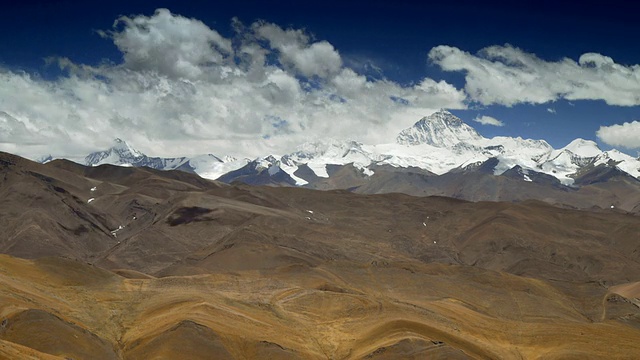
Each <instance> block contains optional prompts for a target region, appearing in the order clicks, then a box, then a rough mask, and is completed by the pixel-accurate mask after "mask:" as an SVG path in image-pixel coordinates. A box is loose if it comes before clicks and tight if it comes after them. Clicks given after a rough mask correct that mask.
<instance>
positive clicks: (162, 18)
mask: <svg viewBox="0 0 640 360" xmlns="http://www.w3.org/2000/svg"><path fill="white" fill-rule="evenodd" d="M233 25H234V28H235V29H236V31H238V33H237V34H236V35H235V37H234V41H231V39H228V38H225V37H223V36H221V35H220V34H219V33H218V32H217V31H215V30H214V29H211V28H209V27H208V26H207V25H205V24H204V23H202V22H200V21H198V20H195V19H188V18H185V17H182V16H179V15H175V14H172V13H170V12H169V11H168V10H162V9H160V10H157V11H156V12H155V14H154V15H152V16H142V15H140V16H132V17H122V18H120V19H118V20H117V21H116V23H115V26H114V29H113V30H112V31H109V32H103V35H104V36H106V37H108V38H110V39H112V40H113V41H114V43H115V44H116V45H117V47H118V48H119V49H120V51H121V52H122V54H123V60H122V62H121V63H116V64H109V63H106V64H102V65H100V66H89V65H85V64H77V63H74V62H73V61H71V60H69V59H57V63H58V64H59V65H60V66H61V67H64V68H65V69H66V71H67V72H68V75H64V76H60V77H59V78H58V79H56V80H53V81H51V80H46V79H43V78H40V77H38V76H35V75H31V74H28V73H24V72H16V71H11V70H8V69H4V68H2V67H0V83H2V84H3V85H2V86H1V87H0V114H2V115H1V116H0V130H2V131H3V134H2V135H0V136H1V138H0V150H2V151H10V152H14V153H18V154H20V155H24V156H30V157H32V158H35V157H39V156H41V155H43V154H47V153H52V154H53V155H54V156H62V155H64V156H73V155H84V154H86V153H87V152H89V151H93V150H96V149H101V148H104V147H106V146H110V144H111V140H112V139H113V138H115V137H120V138H123V139H126V140H127V141H128V142H130V143H131V144H132V145H133V146H135V147H137V148H139V149H140V150H141V151H143V152H145V153H147V154H149V155H157V156H171V155H173V156H175V155H192V154H200V153H215V154H218V155H227V154H229V155H239V156H258V155H264V154H265V153H276V154H278V153H280V154H282V153H284V152H288V151H291V150H293V149H294V148H295V147H296V146H297V145H299V144H301V143H303V142H304V141H307V140H310V139H317V138H318V137H335V138H353V139H355V140H360V141H367V142H380V141H393V138H394V134H395V133H397V132H398V131H399V130H400V129H402V128H404V127H406V126H409V125H411V124H412V123H413V122H414V121H416V120H417V119H420V118H421V117H422V116H424V115H426V114H429V113H430V112H432V111H434V110H436V109H439V108H450V109H462V108H465V104H464V101H465V99H466V95H465V93H464V91H462V90H458V89H456V88H455V87H453V86H452V85H450V84H448V83H446V82H444V81H439V82H437V81H434V80H432V79H423V80H422V81H420V82H419V83H418V84H417V85H414V86H401V85H399V84H397V83H394V82H392V81H388V80H384V79H383V80H371V79H367V78H366V77H365V76H363V75H361V74H358V73H356V72H355V71H353V70H352V69H350V68H348V67H345V66H344V65H343V62H342V60H341V57H340V54H339V53H338V51H337V50H335V48H334V47H333V46H332V45H331V44H329V43H328V42H326V41H312V40H311V37H310V36H309V35H307V34H306V33H305V32H304V31H302V30H294V29H287V30H285V29H282V28H280V27H278V26H277V25H274V24H268V23H264V22H256V23H255V24H252V25H251V26H247V27H245V26H244V25H242V24H241V23H239V22H238V21H237V20H236V21H235V22H234V24H233ZM272 59H279V63H273V62H270V61H272ZM309 78H312V79H309ZM318 80H319V81H318ZM392 97H395V98H396V99H398V98H399V99H404V101H394V100H392Z"/></svg>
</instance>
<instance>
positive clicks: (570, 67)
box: [429, 45, 640, 106]
mask: <svg viewBox="0 0 640 360" xmlns="http://www.w3.org/2000/svg"><path fill="white" fill-rule="evenodd" d="M429 59H430V60H431V61H432V62H434V63H435V64H437V65H439V66H440V67H441V68H442V69H443V70H445V71H462V72H465V80H466V84H465V90H466V92H467V93H468V94H469V97H470V98H471V99H472V100H474V101H477V102H480V103H482V104H485V105H490V104H501V105H507V106H512V105H515V104H518V103H532V104H541V103H546V102H549V101H554V100H558V99H567V100H604V101H605V102H606V103H607V104H610V105H620V106H635V105H640V65H632V66H625V65H621V64H617V63H615V62H614V61H613V59H611V58H610V57H607V56H603V55H600V54H596V53H586V54H583V55H582V56H581V57H580V58H579V59H578V62H576V61H574V60H572V59H568V58H564V59H561V60H559V61H545V60H543V59H540V58H539V57H537V56H536V55H535V54H531V53H527V52H525V51H522V50H520V49H518V48H515V47H513V46H510V45H505V46H490V47H487V48H484V49H482V50H480V51H479V52H478V53H477V54H475V55H474V54H471V53H468V52H465V51H462V50H460V49H458V48H455V47H451V46H444V45H443V46H437V47H434V48H433V49H431V51H430V52H429Z"/></svg>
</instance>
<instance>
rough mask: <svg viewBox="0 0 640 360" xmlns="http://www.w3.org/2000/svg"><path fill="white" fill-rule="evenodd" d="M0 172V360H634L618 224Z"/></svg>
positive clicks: (368, 199) (423, 201) (461, 205)
mask: <svg viewBox="0 0 640 360" xmlns="http://www.w3.org/2000/svg"><path fill="white" fill-rule="evenodd" d="M0 155H2V156H0V227H1V229H2V231H0V252H2V253H4V254H6V255H0V358H2V359H29V358H31V359H65V358H72V359H177V358H181V359H199V358H200V359H209V358H220V359H227V358H228V359H253V358H265V359H425V358H429V359H468V358H472V359H476V358H478V359H521V358H524V359H585V358H602V359H635V358H639V357H640V341H639V340H640V308H639V307H638V306H639V305H640V300H639V299H640V285H639V284H640V262H639V258H638V254H639V251H640V217H638V216H637V215H633V214H628V213H625V212H623V211H617V210H611V211H602V210H600V211H598V212H594V211H577V210H570V209H563V208H558V207H553V206H550V205H547V204H544V203H540V202H535V201H525V202H520V203H498V202H478V203H470V202H463V201H459V200H453V199H448V198H438V197H431V198H418V197H411V196H407V195H399V194H386V195H357V194H352V193H349V192H346V191H329V192H320V191H312V190H306V189H296V188H269V187H250V186H226V185H221V184H218V183H215V182H210V181H205V180H202V179H200V178H197V177H195V176H191V175H188V174H182V173H176V172H169V173H163V172H157V171H152V170H149V169H125V168H114V167H109V166H106V167H104V166H103V167H98V168H83V167H80V166H77V165H75V164H72V163H68V162H64V161H62V162H60V161H58V162H54V163H51V164H47V165H44V166H43V165H39V164H34V163H31V162H28V161H26V160H24V159H20V158H17V157H14V156H10V155H6V154H0ZM93 187H95V188H96V189H95V190H93V191H91V190H90V189H91V188H93ZM90 198H93V199H94V200H92V201H91V202H88V199H90ZM120 226H122V228H120V229H119V227H120ZM116 230H117V231H116ZM113 231H115V235H114V233H113Z"/></svg>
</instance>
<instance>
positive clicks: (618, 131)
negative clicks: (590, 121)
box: [596, 121, 640, 149]
mask: <svg viewBox="0 0 640 360" xmlns="http://www.w3.org/2000/svg"><path fill="white" fill-rule="evenodd" d="M596 135H597V136H598V138H599V139H600V140H602V141H603V142H604V143H606V144H609V145H611V146H620V147H625V148H627V149H640V121H632V122H626V123H624V124H622V125H619V124H616V125H611V126H601V127H600V129H599V130H598V131H597V132H596Z"/></svg>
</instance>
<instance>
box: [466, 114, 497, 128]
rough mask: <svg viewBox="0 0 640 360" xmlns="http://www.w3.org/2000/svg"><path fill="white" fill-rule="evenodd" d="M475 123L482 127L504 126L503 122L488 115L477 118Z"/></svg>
mask: <svg viewBox="0 0 640 360" xmlns="http://www.w3.org/2000/svg"><path fill="white" fill-rule="evenodd" d="M473 121H475V122H477V123H480V124H482V125H491V126H504V123H503V122H502V121H500V120H498V119H496V118H493V117H491V116H486V115H483V116H476V118H475V119H473Z"/></svg>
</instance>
